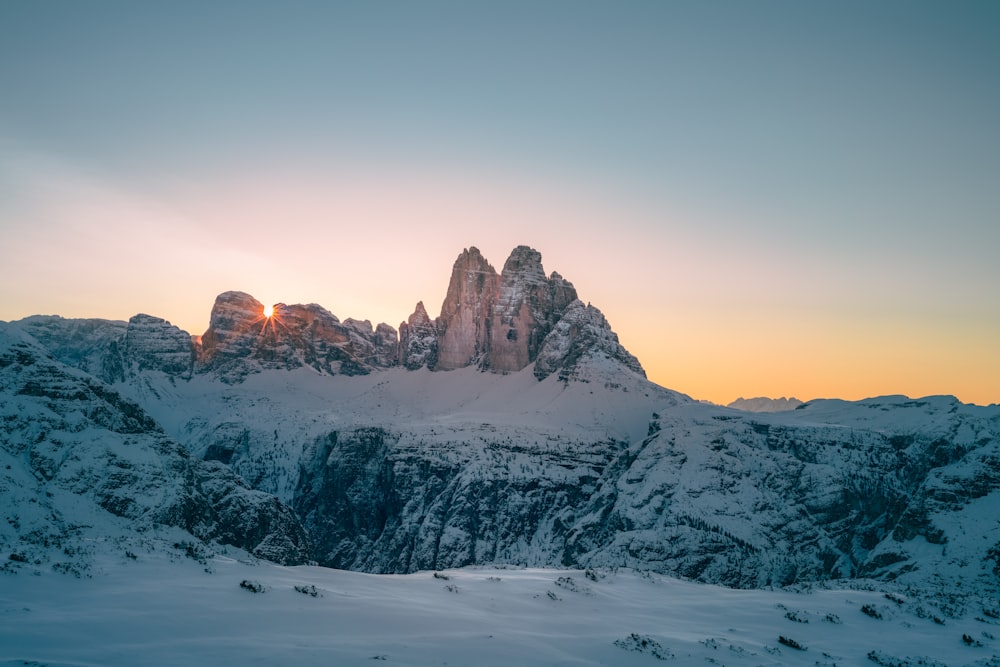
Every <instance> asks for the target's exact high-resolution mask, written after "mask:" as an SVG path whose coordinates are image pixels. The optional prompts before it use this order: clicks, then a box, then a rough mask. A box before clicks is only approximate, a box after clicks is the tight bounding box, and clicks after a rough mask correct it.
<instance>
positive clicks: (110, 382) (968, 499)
mask: <svg viewBox="0 0 1000 667" xmlns="http://www.w3.org/2000/svg"><path fill="white" fill-rule="evenodd" d="M0 398H2V407H0V424H2V425H0V497H2V502H3V504H4V506H5V507H9V508H12V509H11V511H10V516H9V517H8V519H7V521H6V522H5V523H4V524H3V525H0V540H2V542H3V545H4V548H5V549H7V550H9V552H10V554H11V556H12V558H11V560H9V561H6V563H5V565H4V568H5V569H9V570H10V569H13V570H16V569H17V568H18V567H20V565H19V564H20V563H36V562H37V563H44V562H53V563H55V562H67V563H70V566H72V567H85V565H86V549H85V548H83V547H82V546H81V545H83V544H85V543H86V540H85V539H84V538H86V539H91V538H93V536H94V535H95V534H101V533H102V532H103V533H108V534H110V533H112V532H115V531H117V532H115V534H122V531H125V532H129V531H131V532H132V533H134V534H137V535H142V534H144V531H150V530H154V529H158V528H157V527H160V526H169V527H173V529H174V530H179V531H184V533H185V534H187V535H190V536H191V539H192V540H193V541H194V542H195V543H197V542H198V541H199V540H205V541H216V542H220V543H223V544H229V545H234V546H237V547H239V548H242V549H246V550H248V551H250V552H252V553H255V554H257V555H258V556H260V557H263V558H267V559H270V560H275V561H277V562H282V563H300V562H316V563H319V564H321V565H327V566H331V567H338V568H346V569H354V570H364V571H368V572H411V571H415V570H421V569H439V568H449V567H460V566H464V565H469V564H484V563H503V564H518V565H533V566H559V567H580V568H584V567H620V566H627V567H633V568H638V569H646V570H655V571H657V572H662V573H668V574H673V575H678V576H682V577H687V578H690V579H693V580H698V581H703V582H711V583H719V584H724V585H728V586H735V587H758V586H767V585H782V584H792V583H796V582H808V581H822V580H829V579H840V578H875V579H883V580H890V579H892V580H898V581H899V582H902V583H911V584H913V585H921V586H939V587H941V586H945V587H949V589H950V590H954V591H958V592H962V591H967V592H971V591H998V590H1000V523H998V522H997V520H996V517H998V516H1000V406H990V407H978V406H973V405H966V404H962V403H960V402H959V401H957V400H956V399H955V398H952V397H943V396H939V397H928V398H923V399H920V400H912V399H909V398H907V397H903V396H888V397H881V398H874V399H868V400H865V401H859V402H846V401H838V400H816V401H810V402H808V403H804V404H803V403H801V402H799V401H797V400H795V399H777V400H772V399H749V400H744V399H740V400H739V401H737V402H735V403H734V404H733V405H732V406H731V407H719V406H711V405H705V404H702V403H699V402H697V401H694V400H692V399H690V398H689V397H687V396H685V395H683V394H680V393H677V392H674V391H671V390H668V389H665V388H663V387H660V386H658V385H656V384H654V383H651V382H649V381H648V380H647V379H646V377H645V374H644V372H643V370H642V367H641V365H640V364H639V362H638V361H637V360H636V359H635V357H634V356H632V355H631V354H630V353H629V352H628V351H627V350H625V349H624V348H623V347H622V346H621V344H620V343H619V341H618V338H617V336H616V335H615V334H614V332H613V331H612V329H611V328H610V326H609V324H608V322H607V320H606V319H605V318H604V317H603V315H602V314H601V313H600V311H599V310H597V309H596V308H594V307H593V306H590V305H588V304H585V303H584V302H583V301H581V300H579V299H578V297H577V294H576V291H575V289H574V288H573V286H572V284H571V283H569V282H568V281H566V280H565V279H564V278H562V277H561V276H559V274H557V273H552V274H550V275H546V274H545V272H544V271H543V270H542V265H541V256H540V254H539V253H538V252H536V251H534V250H532V249H530V248H527V247H524V246H521V247H519V248H516V249H515V250H514V251H513V253H512V254H511V256H510V258H509V259H508V260H507V262H506V263H505V265H504V268H503V270H502V271H501V272H500V273H499V274H498V273H497V272H496V271H495V270H494V269H493V268H492V267H491V266H490V264H489V263H488V262H487V261H486V260H485V259H484V258H483V257H482V255H481V254H480V253H479V251H478V250H476V249H475V248H470V249H468V250H465V251H463V252H462V253H461V255H460V256H459V257H458V259H457V260H456V262H455V264H454V267H453V269H452V275H451V280H450V284H449V288H448V293H447V296H446V298H445V301H444V303H443V304H442V308H441V314H440V315H439V316H438V317H437V318H434V319H431V318H430V317H429V315H428V314H427V311H426V309H425V308H424V306H423V304H417V306H416V308H415V310H414V313H413V314H412V315H411V316H410V317H409V318H408V320H407V321H406V322H405V323H403V324H402V325H401V326H400V327H399V330H398V331H397V330H396V329H394V328H393V327H391V326H389V325H386V324H379V325H377V326H374V327H373V326H372V325H371V323H370V322H368V321H359V320H353V319H346V320H343V321H341V320H339V319H338V318H337V317H336V316H334V315H333V314H332V313H330V312H329V311H327V310H326V309H324V308H322V307H321V306H318V305H316V304H309V305H292V306H287V305H283V304H278V305H277V306H276V307H275V310H274V314H273V315H271V316H270V317H266V316H265V315H264V306H263V304H261V303H260V302H258V301H256V300H255V299H254V298H253V297H251V296H249V295H247V294H244V293H241V292H226V293H224V294H221V295H220V296H219V297H218V298H217V300H216V302H215V305H214V307H213V309H212V313H211V320H210V325H209V328H208V330H207V331H206V332H205V333H204V334H202V335H201V336H195V337H192V336H191V335H189V334H188V333H187V332H184V331H181V330H180V329H178V328H176V327H174V326H172V325H170V323H168V322H166V321H164V320H162V319H159V318H156V317H153V316H150V315H136V316H135V317H133V318H132V319H131V320H129V321H128V322H113V321H107V320H70V319H63V318H59V317H51V316H45V317H42V316H34V317H29V318H26V319H24V320H21V321H18V322H13V323H5V324H0ZM778 407H780V408H781V410H782V411H777V408H778ZM733 408H739V409H733ZM791 408H795V409H791ZM13 556H17V558H13ZM5 558H6V556H5ZM67 567H69V566H67Z"/></svg>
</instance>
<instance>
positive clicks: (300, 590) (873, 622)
mask: <svg viewBox="0 0 1000 667" xmlns="http://www.w3.org/2000/svg"><path fill="white" fill-rule="evenodd" d="M108 551H110V550H108ZM175 552H176V553H166V554H165V553H163V552H162V551H159V550H155V551H150V552H146V553H142V554H141V555H137V556H136V555H135V554H134V553H132V552H131V551H130V552H129V553H130V554H131V555H130V556H125V555H121V554H122V552H118V551H117V550H116V552H115V554H114V555H110V554H109V553H105V554H104V555H103V556H100V555H98V556H96V558H95V560H94V562H93V566H92V567H91V575H90V576H84V577H82V578H74V577H72V576H65V575H59V574H54V573H52V572H51V570H50V569H49V568H48V567H45V566H33V565H31V564H22V565H21V566H20V567H18V568H16V569H15V570H13V571H14V572H16V573H11V572H12V568H9V567H8V568H7V573H5V574H0V664H4V665H7V664H10V665H14V664H16V665H22V664H31V665H48V666H52V667H54V666H56V665H130V666H131V665H180V664H202V665H292V664H294V665H324V666H328V665H371V664H377V663H378V662H380V661H385V662H386V664H397V665H445V664H447V665H472V664H475V665H598V664H604V665H651V664H657V663H658V662H660V661H661V660H665V661H667V662H671V663H673V664H705V663H712V664H725V665H835V664H836V665H859V664H883V665H888V664H900V663H901V662H902V664H914V665H916V664H920V665H996V664H998V659H997V657H996V656H997V651H1000V640H997V639H994V637H1000V621H998V620H997V619H996V618H993V617H992V616H991V614H995V613H996V611H997V610H996V609H990V608H989V607H987V608H986V610H985V613H984V610H983V607H982V605H981V604H976V605H966V607H965V608H964V609H955V608H952V609H949V608H948V607H947V605H945V606H944V607H941V606H937V605H936V604H934V603H932V602H929V601H927V600H921V599H918V598H917V597H913V596H908V595H902V594H898V593H889V595H888V596H887V595H886V594H885V593H884V592H882V591H875V590H872V591H862V590H814V591H810V592H798V593H796V592H790V591H761V590H753V591H748V590H731V589H726V588H720V587H716V586H710V585H704V584H695V583H689V582H684V581H680V580H676V579H670V578H666V577H661V576H657V575H645V574H642V573H635V572H624V571H619V572H611V571H597V572H594V571H587V572H581V571H576V570H573V571H570V570H544V569H462V570H452V571H447V572H442V573H431V572H425V573H417V574H412V575H370V574H362V573H356V572H345V571H339V570H329V569H324V568H319V567H306V566H302V567H280V566H276V565H271V564H260V563H257V564H255V563H250V562H246V561H245V560H240V559H236V558H231V557H224V556H208V555H203V554H201V553H199V551H198V549H197V548H196V549H194V551H193V552H191V551H188V553H187V555H186V556H185V555H184V553H183V550H175ZM133 556H134V558H133ZM5 558H6V555H5ZM33 575H37V576H33ZM241 583H243V586H241ZM257 588H260V589H262V591H261V592H253V591H252V590H249V589H257ZM890 598H892V599H890ZM939 602H940V600H939ZM862 607H867V608H868V609H869V610H870V611H872V612H874V613H875V614H877V615H880V616H881V619H878V618H874V617H873V616H871V615H867V614H865V613H863V612H862ZM963 635H966V636H967V637H968V638H969V639H970V640H972V645H969V644H968V643H967V642H966V641H963ZM782 637H783V638H784V639H785V641H782V640H781V639H780V638H782ZM977 643H978V644H981V645H980V646H976V645H975V644H977ZM789 644H798V645H800V646H802V647H803V648H804V650H803V649H796V648H793V647H792V646H789ZM920 660H923V662H920ZM373 661H375V662H374V663H373ZM904 661H907V662H904Z"/></svg>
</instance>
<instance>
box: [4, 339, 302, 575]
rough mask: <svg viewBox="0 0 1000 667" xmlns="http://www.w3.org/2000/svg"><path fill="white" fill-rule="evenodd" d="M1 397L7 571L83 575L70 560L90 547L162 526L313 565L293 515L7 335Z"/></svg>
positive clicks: (105, 390) (81, 563) (118, 399)
mask: <svg viewBox="0 0 1000 667" xmlns="http://www.w3.org/2000/svg"><path fill="white" fill-rule="evenodd" d="M0 396H2V402H0V422H2V424H3V427H2V430H0V499H2V505H3V507H4V511H5V519H6V521H4V523H3V524H0V542H2V545H3V548H4V549H5V550H6V553H5V554H4V558H5V559H6V558H8V557H9V558H10V559H11V561H14V562H23V561H27V562H33V561H35V560H40V561H48V560H50V559H51V558H56V559H57V560H58V561H60V562H64V564H65V567H66V568H68V569H73V570H76V569H79V568H84V569H85V568H86V567H87V564H86V562H85V560H81V559H78V558H74V556H75V555H76V553H77V551H79V550H80V549H81V548H82V545H83V544H85V543H87V542H88V541H89V540H92V539H94V538H95V537H99V536H101V535H110V534H120V533H122V532H123V529H125V530H124V532H132V533H137V532H140V531H144V530H148V529H150V528H153V527H155V526H157V525H168V526H178V527H181V528H183V529H185V530H187V531H188V532H190V533H191V534H192V535H193V536H197V537H198V538H202V539H208V540H218V541H221V542H224V543H227V544H233V545H236V546H240V547H245V548H247V549H249V550H252V551H254V552H255V553H257V554H259V555H261V556H263V557H267V558H271V559H274V560H276V561H279V562H302V561H303V560H304V559H305V557H306V556H307V554H308V544H307V537H306V534H305V532H304V531H303V529H302V526H301V524H300V523H299V521H298V519H297V517H296V516H295V514H294V513H293V512H292V511H291V510H290V509H289V508H288V507H287V506H285V505H283V504H282V503H280V502H279V501H278V500H277V499H276V498H274V497H273V496H270V495H268V494H265V493H263V492H260V491H256V490H253V489H250V488H249V487H248V485H247V484H246V483H245V482H244V481H243V480H242V479H240V478H239V477H238V476H236V475H235V474H234V473H233V472H232V471H231V470H230V469H228V468H227V467H225V466H223V465H221V464H219V463H217V462H210V461H202V460H200V459H197V458H192V457H191V455H190V454H189V453H188V451H187V450H186V449H185V448H184V447H182V446H181V445H179V444H178V443H177V442H176V441H174V440H172V439H171V438H170V437H169V436H167V435H166V434H165V433H164V432H163V430H162V429H161V428H160V426H159V425H158V424H157V423H156V421H155V420H153V419H152V418H151V417H150V416H149V415H147V414H146V413H145V412H144V411H143V410H142V409H141V408H140V407H139V406H138V405H137V404H135V403H133V402H132V401H129V400H127V399H125V398H123V397H122V396H121V395H120V394H119V393H117V392H115V391H114V390H112V389H111V388H110V387H108V386H107V385H106V384H104V383H102V382H100V381H99V380H97V379H96V378H94V377H92V376H90V375H88V374H86V373H84V372H82V371H79V370H76V369H73V368H69V367H67V366H65V365H63V364H61V363H59V362H58V361H55V360H53V359H51V358H50V357H48V355H47V354H46V353H45V351H44V350H43V349H42V348H41V347H40V346H39V345H38V344H37V343H35V342H34V341H33V340H31V339H30V338H28V337H26V336H24V335H23V334H21V333H20V332H19V331H17V330H16V329H14V328H13V327H10V326H9V325H5V324H0ZM95 524H96V526H97V528H95ZM60 552H61V553H60Z"/></svg>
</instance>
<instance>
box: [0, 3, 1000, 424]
mask: <svg viewBox="0 0 1000 667" xmlns="http://www.w3.org/2000/svg"><path fill="white" fill-rule="evenodd" d="M0 91H2V93H0V320H7V321H9V320H16V319H19V318H21V317H25V316H28V315H31V314H36V313H42V314H60V315H63V316H65V317H103V318H111V319H127V318H128V317H130V316H131V315H134V314H136V313H139V312H144V313H148V314H152V315H156V316H159V317H163V318H165V319H167V320H169V321H171V322H172V323H174V324H176V325H177V326H180V327H182V328H183V329H185V330H187V331H189V332H191V333H194V334H200V333H202V332H203V331H204V330H205V329H206V328H207V326H208V318H209V313H210V310H211V306H212V303H213V301H214V299H215V296H216V295H217V294H219V293H221V292H223V291H227V290H241V291H245V292H248V293H250V294H252V295H254V296H255V297H256V298H258V299H259V300H261V301H263V302H265V303H276V302H284V303H319V304H321V305H323V306H324V307H326V308H328V309H329V310H330V311H332V312H333V313H334V314H336V315H337V316H338V317H340V318H341V319H346V318H347V317H354V318H356V319H369V320H371V321H372V322H373V323H377V322H380V321H385V322H388V323H389V324H392V325H393V326H397V325H398V324H399V323H400V322H401V321H403V320H405V319H406V318H407V317H408V315H409V314H410V313H412V312H413V309H414V305H415V304H416V302H417V301H419V300H423V301H424V302H425V304H426V305H427V309H428V311H429V312H430V314H431V315H432V316H434V315H436V314H437V313H438V312H439V311H440V304H441V302H442V301H443V299H444V294H445V291H446V289H447V283H448V279H449V276H450V271H451V265H452V263H453V262H454V260H455V258H456V257H457V256H458V255H459V254H460V253H461V251H462V250H463V249H464V248H467V247H470V246H476V247H478V248H479V249H480V250H481V251H482V252H483V254H484V255H485V256H486V257H487V258H488V259H489V260H490V262H491V263H492V264H493V265H494V267H496V268H497V270H498V271H499V270H500V269H501V268H502V266H503V263H504V261H505V260H506V258H507V256H508V255H509V254H510V251H511V250H512V249H513V248H514V247H515V246H517V245H522V244H524V245H529V246H532V247H534V248H535V249H537V250H539V251H540V252H541V253H542V258H543V264H544V266H545V269H546V270H547V271H558V272H559V273H560V274H561V275H563V276H564V277H566V278H567V279H569V280H570V281H571V282H573V283H574V285H575V286H576V288H577V291H578V293H579V294H580V296H581V298H582V299H583V300H584V301H589V302H591V303H593V305H595V306H597V307H598V308H600V309H601V310H602V312H604V314H605V315H606V316H607V318H608V320H609V321H610V323H611V325H612V327H613V328H614V329H615V331H616V332H617V333H618V335H619V338H620V339H621V341H622V343H623V344H624V345H625V347H626V348H628V349H629V350H630V351H631V352H632V353H633V354H635V355H636V356H637V357H638V358H639V360H640V362H641V363H642V364H643V366H644V367H645V369H646V371H647V374H648V375H649V377H650V379H652V380H654V381H656V382H658V383H659V384H661V385H664V386H666V387H669V388H671V389H676V390H678V391H682V392H685V393H687V394H689V395H691V396H694V397H695V398H700V399H705V400H711V401H714V402H719V403H727V402H729V401H732V400H733V399H735V398H737V397H739V396H744V397H751V396H773V397H778V396H795V397H798V398H800V399H803V400H807V399H810V398H819V397H840V398H846V399H860V398H864V397H868V396H876V395H882V394H906V395H909V396H924V395H930V394H953V395H956V396H958V397H959V398H960V399H961V400H963V401H966V402H973V403H979V404H988V403H995V402H1000V344H998V343H1000V297H998V294H1000V261H998V260H997V253H998V249H1000V123H998V122H997V119H998V118H1000V4H997V3H995V2H991V1H985V2H970V1H962V0H958V1H956V2H937V3H926V2H920V1H906V2H896V1H891V0H886V1H884V2H877V3H872V2H854V1H853V0H846V1H843V2H836V3H801V2H778V1H768V0H762V1H760V2H752V3H751V2H736V1H731V2H717V1H713V0H708V1H699V2H659V1H657V2H652V1H651V2H640V1H635V2H593V1H588V0H579V1H568V0H567V1H560V0H552V1H544V0H543V1H542V2H521V1H519V0H513V1H509V2H502V3H487V2H457V1H455V2H444V1H439V0H430V1H427V2H402V1H399V2H387V1H381V0H374V1H371V2H325V1H324V2H320V1H316V2H307V1H301V0H299V1H296V0H292V1H290V2H281V3H278V2H257V1H253V0H250V1H242V2H221V1H217V0H208V1H204V2H189V1H187V0H179V1H177V2H169V3H168V2H145V3H135V2H118V1H115V0H102V1H101V2H91V3H82V2H72V1H66V2H55V1H51V0H33V1H32V2H17V1H15V0H0Z"/></svg>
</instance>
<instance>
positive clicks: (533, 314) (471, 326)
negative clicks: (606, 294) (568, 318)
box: [430, 246, 576, 372]
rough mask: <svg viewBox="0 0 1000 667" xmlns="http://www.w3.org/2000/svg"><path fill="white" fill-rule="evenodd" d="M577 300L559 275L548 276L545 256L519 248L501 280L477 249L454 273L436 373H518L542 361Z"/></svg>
mask: <svg viewBox="0 0 1000 667" xmlns="http://www.w3.org/2000/svg"><path fill="white" fill-rule="evenodd" d="M575 299H576V290H575V289H574V288H573V285H572V284H571V283H569V282H568V281H566V280H565V279H563V277H562V276H560V275H559V274H558V273H553V274H552V275H551V276H550V277H548V278H547V277H546V276H545V271H544V269H543V268H542V255H541V253H539V252H538V251H537V250H533V249H531V248H529V247H527V246H518V247H517V248H515V249H514V251H513V252H512V253H511V255H510V257H509V258H508V259H507V262H506V263H505V264H504V267H503V271H502V273H501V274H500V275H499V276H497V273H496V271H495V270H494V268H493V267H492V266H491V265H490V264H489V262H487V261H486V260H485V259H484V258H483V256H482V255H481V254H480V252H479V250H478V249H477V248H475V247H473V248H469V249H467V250H465V251H463V252H462V254H461V255H460V256H459V258H458V260H456V262H455V266H454V267H453V269H452V274H451V282H450V283H449V285H448V293H447V296H446V297H445V300H444V304H443V305H442V306H441V317H440V318H439V320H438V329H439V331H440V334H439V338H438V343H437V348H438V353H437V361H436V364H435V365H433V366H430V368H432V369H434V370H453V369H455V368H464V367H466V366H470V365H479V366H481V367H482V368H484V369H489V370H493V371H498V372H511V371H519V370H521V369H522V368H524V367H526V366H527V365H528V364H530V363H532V362H533V361H534V360H535V358H536V357H537V356H538V351H539V349H540V347H541V345H542V341H543V340H544V339H545V336H546V335H548V333H549V331H551V330H552V328H553V327H554V326H555V325H556V323H557V322H559V321H560V319H561V318H562V316H563V313H564V312H565V310H566V307H567V306H568V305H569V304H570V303H572V302H573V301H574V300H575Z"/></svg>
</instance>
